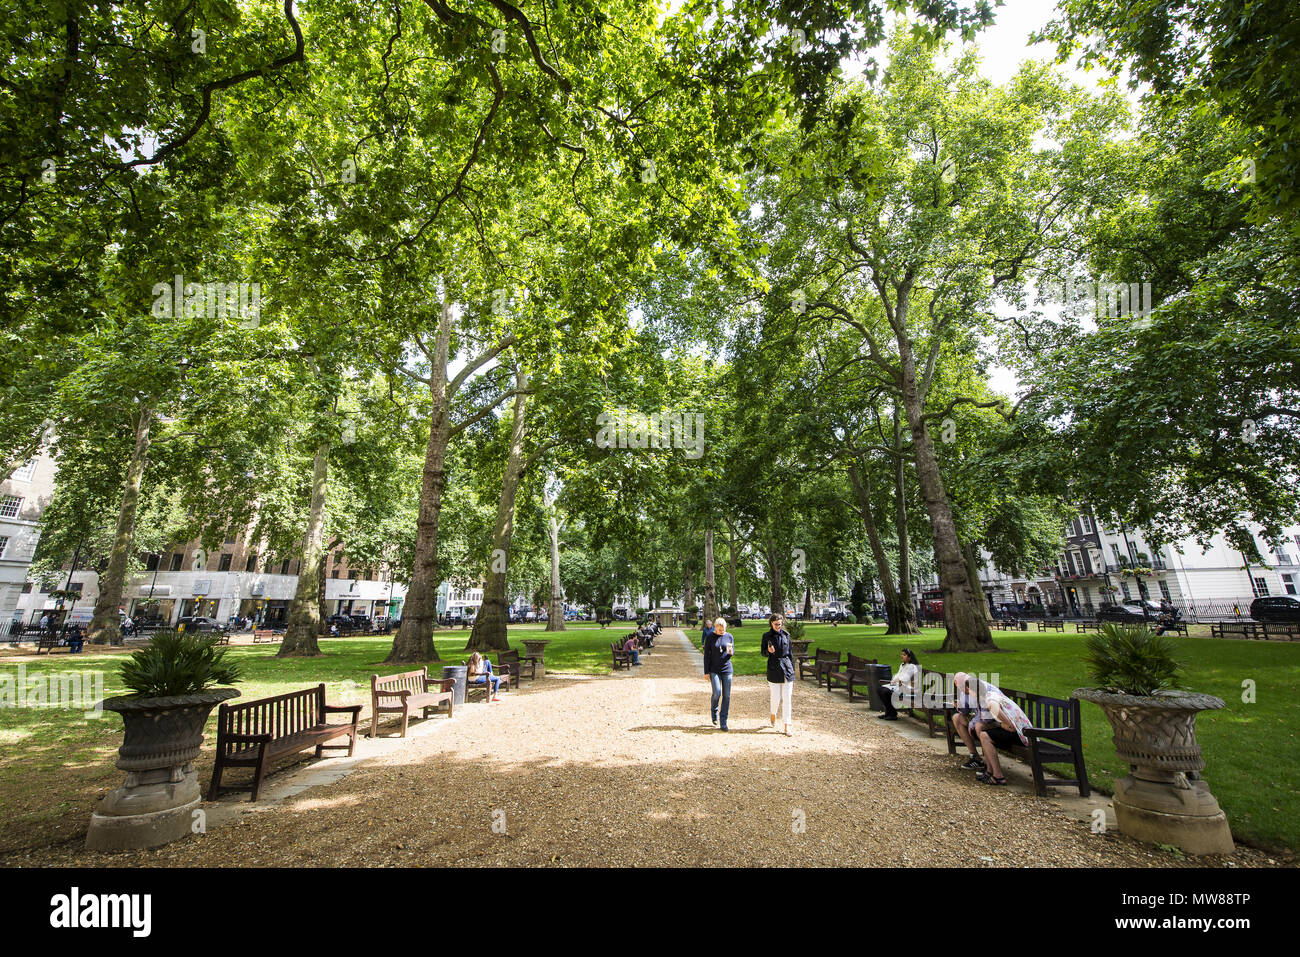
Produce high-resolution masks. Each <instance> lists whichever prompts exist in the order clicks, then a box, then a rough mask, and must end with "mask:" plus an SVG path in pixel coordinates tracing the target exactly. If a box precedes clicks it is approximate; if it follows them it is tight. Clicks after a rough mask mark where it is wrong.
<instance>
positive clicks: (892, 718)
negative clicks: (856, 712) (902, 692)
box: [876, 714, 898, 721]
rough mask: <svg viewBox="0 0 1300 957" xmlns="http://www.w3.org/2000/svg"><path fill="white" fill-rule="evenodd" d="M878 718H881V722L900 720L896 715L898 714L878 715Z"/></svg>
mask: <svg viewBox="0 0 1300 957" xmlns="http://www.w3.org/2000/svg"><path fill="white" fill-rule="evenodd" d="M876 717H877V718H879V719H880V720H881V721H897V720H898V715H896V714H878V715H876Z"/></svg>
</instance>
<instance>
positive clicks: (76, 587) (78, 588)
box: [69, 582, 86, 595]
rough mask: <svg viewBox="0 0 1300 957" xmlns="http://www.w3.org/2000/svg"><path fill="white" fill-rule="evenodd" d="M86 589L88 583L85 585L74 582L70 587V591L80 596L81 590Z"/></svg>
mask: <svg viewBox="0 0 1300 957" xmlns="http://www.w3.org/2000/svg"><path fill="white" fill-rule="evenodd" d="M85 587H86V583H85V582H73V583H72V584H71V585H70V586H69V590H70V591H75V592H76V593H77V594H78V595H80V594H81V589H83V588H85Z"/></svg>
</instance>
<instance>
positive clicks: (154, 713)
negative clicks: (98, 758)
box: [86, 632, 240, 851]
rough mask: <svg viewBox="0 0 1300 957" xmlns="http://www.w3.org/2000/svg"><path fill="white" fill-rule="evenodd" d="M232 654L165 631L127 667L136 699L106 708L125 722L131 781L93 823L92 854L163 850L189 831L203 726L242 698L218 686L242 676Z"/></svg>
mask: <svg viewBox="0 0 1300 957" xmlns="http://www.w3.org/2000/svg"><path fill="white" fill-rule="evenodd" d="M225 656H226V652H225V651H224V650H223V649H219V648H217V647H216V639H215V638H211V637H208V638H205V637H202V636H200V635H198V634H195V633H190V634H178V633H176V632H161V633H159V634H157V635H155V636H154V638H153V641H152V642H150V644H149V646H148V647H146V648H142V649H140V650H139V651H137V652H135V653H134V654H132V655H131V657H130V658H129V659H127V660H126V661H124V662H123V663H122V666H121V672H120V673H121V677H122V682H123V683H124V684H125V685H126V686H127V688H129V689H130V690H131V691H132V692H134V693H133V694H129V695H122V696H120V697H116V698H108V699H107V700H105V701H104V704H103V707H104V710H105V711H116V712H117V713H118V714H120V715H121V716H122V723H123V725H124V726H125V735H124V737H123V741H122V746H121V747H120V748H118V752H117V754H118V757H117V766H118V767H119V768H121V769H122V770H123V771H125V772H126V781H125V782H124V783H123V785H122V787H120V788H118V789H117V790H116V791H113V792H111V793H110V794H108V796H107V797H105V798H104V800H103V802H102V803H101V804H100V806H99V808H98V809H97V810H96V811H95V813H94V815H93V816H92V817H91V820H90V830H89V832H88V833H87V835H86V846H87V847H89V848H90V849H91V850H96V851H121V850H131V849H135V848H142V847H156V846H158V845H159V844H166V843H167V842H169V841H174V840H177V839H178V838H181V837H184V836H185V835H186V834H189V833H190V825H191V823H192V819H191V812H192V811H193V809H194V808H196V807H197V806H198V804H199V799H200V793H199V784H198V778H197V776H196V775H195V773H194V759H195V758H196V757H198V754H199V750H200V749H201V748H202V747H203V726H204V725H205V724H206V723H207V720H208V715H209V714H210V713H211V712H212V709H213V708H214V707H216V706H217V704H219V703H220V702H222V701H225V700H226V699H227V698H234V697H236V696H238V694H239V692H238V691H237V690H235V689H234V688H216V687H214V686H215V685H219V684H229V683H231V682H233V681H237V680H238V679H239V677H240V672H239V668H238V667H237V666H236V665H235V664H234V663H232V662H227V661H226V660H225Z"/></svg>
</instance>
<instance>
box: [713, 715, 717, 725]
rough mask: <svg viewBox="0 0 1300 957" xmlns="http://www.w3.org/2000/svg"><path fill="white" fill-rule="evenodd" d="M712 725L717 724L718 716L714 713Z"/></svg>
mask: <svg viewBox="0 0 1300 957" xmlns="http://www.w3.org/2000/svg"><path fill="white" fill-rule="evenodd" d="M713 726H714V727H715V728H716V727H717V726H718V716H717V715H716V714H715V715H714V716H713Z"/></svg>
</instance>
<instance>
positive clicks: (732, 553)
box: [727, 526, 740, 617]
mask: <svg viewBox="0 0 1300 957" xmlns="http://www.w3.org/2000/svg"><path fill="white" fill-rule="evenodd" d="M727 530H728V532H729V533H730V536H731V544H730V547H729V548H728V549H727V597H728V598H730V599H731V607H730V609H728V610H729V611H730V612H731V613H732V614H733V615H735V616H736V617H739V616H740V593H739V592H738V591H737V590H736V532H735V530H734V529H732V528H731V526H727Z"/></svg>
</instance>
